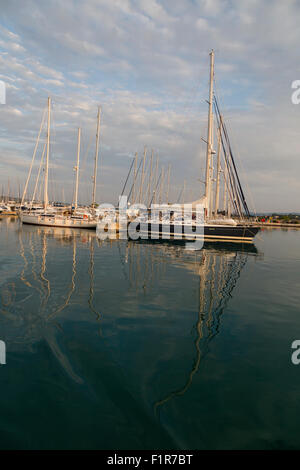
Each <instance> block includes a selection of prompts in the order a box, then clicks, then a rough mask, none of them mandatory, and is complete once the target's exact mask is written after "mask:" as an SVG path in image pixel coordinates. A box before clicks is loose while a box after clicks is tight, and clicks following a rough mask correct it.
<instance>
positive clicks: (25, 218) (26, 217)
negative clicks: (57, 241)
mask: <svg viewBox="0 0 300 470" xmlns="http://www.w3.org/2000/svg"><path fill="white" fill-rule="evenodd" d="M20 219H21V222H22V223H23V224H30V225H42V226H45V227H68V228H85V229H93V230H95V229H96V227H97V222H96V221H90V220H85V219H71V218H58V217H47V216H44V215H35V214H32V215H31V214H21V215H20Z"/></svg>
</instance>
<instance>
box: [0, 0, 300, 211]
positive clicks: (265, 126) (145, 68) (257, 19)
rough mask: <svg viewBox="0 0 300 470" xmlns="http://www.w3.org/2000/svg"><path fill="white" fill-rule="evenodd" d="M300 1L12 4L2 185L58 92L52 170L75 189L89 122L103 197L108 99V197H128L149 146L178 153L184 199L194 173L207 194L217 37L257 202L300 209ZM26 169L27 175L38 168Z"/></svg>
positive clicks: (169, 155)
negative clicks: (297, 97) (295, 86)
mask: <svg viewBox="0 0 300 470" xmlns="http://www.w3.org/2000/svg"><path fill="white" fill-rule="evenodd" d="M299 10H300V6H299V5H298V3H297V2H281V1H279V0H274V1H273V2H272V5H270V3H269V2H268V1H267V0H260V1H256V0H251V1H250V0H245V1H243V2H240V1H238V0H225V1H224V0H222V1H221V0H209V1H208V0H193V1H192V0H187V1H186V2H182V1H181V0H139V1H138V0H114V1H109V0H82V1H81V2H80V3H78V2H76V1H75V0H65V1H64V2H63V4H62V3H59V2H57V1H55V0H49V1H48V2H47V3H45V2H44V3H43V2H42V3H41V2H38V1H37V0H28V2H23V3H22V2H21V3H20V2H19V1H17V0H10V2H6V3H5V4H4V5H3V6H2V18H3V19H2V25H0V48H1V49H0V50H1V51H2V52H1V53H0V72H1V75H0V78H1V80H4V81H5V82H6V83H7V85H8V86H7V100H8V104H7V106H6V107H3V106H2V107H1V108H0V112H1V130H0V151H1V163H2V165H1V169H2V170H1V174H0V184H1V183H2V182H3V180H2V181H1V179H2V178H6V177H7V171H4V170H3V168H4V167H5V165H6V164H5V160H6V159H7V158H11V160H10V169H11V168H12V166H11V162H17V161H20V162H24V161H25V162H30V158H31V154H32V151H33V147H34V143H35V139H36V135H37V132H38V128H39V125H40V119H41V115H42V111H43V109H44V107H45V105H46V100H47V96H48V95H51V97H52V101H53V113H52V115H53V122H52V127H51V129H52V133H51V139H52V153H51V161H52V163H53V169H52V170H53V172H52V178H53V179H54V180H55V181H56V182H57V187H59V185H64V186H65V194H66V196H67V197H71V194H72V189H73V176H74V175H73V172H72V167H73V166H74V155H75V152H76V129H77V127H78V126H81V127H82V129H83V130H82V155H83V156H82V159H83V162H82V165H83V169H82V174H81V181H82V186H83V188H82V197H84V198H86V197H87V196H86V194H89V188H90V185H91V174H92V171H93V170H92V169H93V153H94V142H95V126H96V114H97V106H98V105H99V104H101V105H102V123H101V141H100V142H101V145H100V166H99V178H98V181H99V184H100V185H101V197H103V198H105V199H106V200H108V201H110V200H114V199H116V196H117V192H118V191H119V188H120V186H121V181H123V180H124V175H126V174H127V171H128V168H129V165H130V163H131V156H132V155H134V153H135V152H136V151H138V152H139V153H140V154H141V153H142V151H143V147H144V145H146V146H147V148H148V151H149V152H150V150H151V149H152V148H153V149H154V150H155V154H156V153H157V154H158V155H159V158H160V163H161V165H164V166H166V165H168V163H171V164H172V187H173V197H174V198H175V199H176V197H177V195H178V192H179V190H180V188H182V184H183V180H184V179H186V181H187V188H188V190H189V191H190V192H191V193H193V194H194V196H195V198H196V197H198V196H199V195H200V194H201V192H202V191H203V184H202V183H200V182H199V179H200V180H201V181H202V180H203V174H204V167H205V162H204V159H205V145H204V143H203V142H202V141H201V137H204V136H205V134H206V120H207V103H206V101H205V100H206V99H207V86H208V53H209V51H210V50H211V49H212V48H214V49H215V51H216V67H215V79H216V80H215V81H216V92H217V94H218V96H219V98H220V102H221V104H222V110H223V113H224V117H225V119H226V120H227V122H228V129H229V132H230V135H231V137H232V144H233V148H234V151H235V153H236V155H237V161H238V165H239V167H240V168H241V169H242V168H244V173H245V176H246V178H243V181H245V179H247V180H248V182H249V186H250V187H251V192H252V193H253V198H254V201H255V206H256V208H257V209H258V210H263V209H265V208H268V209H269V210H280V209H286V208H287V207H288V208H290V210H299V208H298V202H297V201H298V199H299V194H298V192H299V190H298V187H297V178H295V177H294V175H297V174H299V171H300V161H299V159H298V158H297V155H298V154H299V145H298V140H299V139H298V122H299V113H300V107H297V106H295V105H292V103H291V100H290V95H291V89H290V85H291V82H292V81H293V80H295V79H300V70H299V65H298V62H299V61H298V43H299V39H300V37H299V36H300V32H299V28H298V18H299V13H300V11H299ZM28 12H30V14H29V13H28ZM18 112H19V113H20V114H18ZM88 148H89V151H88V152H87V149H88ZM20 149H21V150H20ZM86 153H87V156H85V154H86ZM39 156H40V153H39ZM12 157H13V158H12ZM104 167H105V179H101V175H102V173H101V171H102V170H101V168H104ZM16 168H17V173H18V177H19V178H20V179H21V180H22V179H23V180H24V178H25V177H26V168H25V167H24V165H18V164H17V163H16ZM10 171H11V170H10ZM242 173H243V172H242ZM289 178H290V180H289ZM264 181H265V183H264ZM289 181H290V184H289ZM12 184H13V183H12ZM278 188H280V191H278ZM59 191H60V190H59ZM84 194H85V196H83V195H84Z"/></svg>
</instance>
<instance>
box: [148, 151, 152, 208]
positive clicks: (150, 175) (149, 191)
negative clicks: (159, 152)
mask: <svg viewBox="0 0 300 470" xmlns="http://www.w3.org/2000/svg"><path fill="white" fill-rule="evenodd" d="M152 167H153V149H152V151H151V160H150V172H149V181H148V189H147V202H146V204H147V206H148V205H149V201H150V200H151V184H152Z"/></svg>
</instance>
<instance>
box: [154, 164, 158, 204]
mask: <svg viewBox="0 0 300 470" xmlns="http://www.w3.org/2000/svg"><path fill="white" fill-rule="evenodd" d="M157 178H158V156H156V164H155V177H154V193H153V204H156V189H157V188H156V187H157V183H158V179H157Z"/></svg>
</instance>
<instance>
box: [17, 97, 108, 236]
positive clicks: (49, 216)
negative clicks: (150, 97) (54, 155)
mask: <svg viewBox="0 0 300 470" xmlns="http://www.w3.org/2000/svg"><path fill="white" fill-rule="evenodd" d="M50 114H51V99H50V98H48V123H47V143H46V163H45V178H44V204H43V206H44V207H43V211H38V213H37V212H36V211H32V210H29V211H26V212H21V213H20V219H21V222H22V223H23V224H31V225H42V226H51V227H69V228H84V229H96V227H97V219H96V217H95V214H91V213H90V212H88V211H84V212H79V211H78V184H79V158H80V135H81V131H80V129H79V130H78V142H77V164H76V167H75V170H76V184H75V208H74V211H73V213H70V214H68V215H64V214H59V213H58V212H57V210H56V209H54V208H53V207H52V206H50V205H49V199H48V172H49V148H50V118H51V115H50ZM99 128H100V108H99V111H98V122H97V137H96V155H95V172H96V171H97V163H96V162H97V159H98V148H99V147H98V145H99ZM41 129H42V124H41V128H40V133H41ZM40 133H39V136H40ZM39 136H38V140H39ZM37 145H38V141H37V144H36V147H35V151H34V157H35V153H36V149H37ZM33 161H34V159H33ZM32 165H33V162H32V164H31V167H30V170H29V175H28V178H27V182H26V185H25V189H24V194H23V198H22V199H24V197H25V193H26V189H27V186H28V181H29V177H30V174H31V169H32ZM95 182H96V174H94V187H93V204H94V205H95V201H94V199H95Z"/></svg>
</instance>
